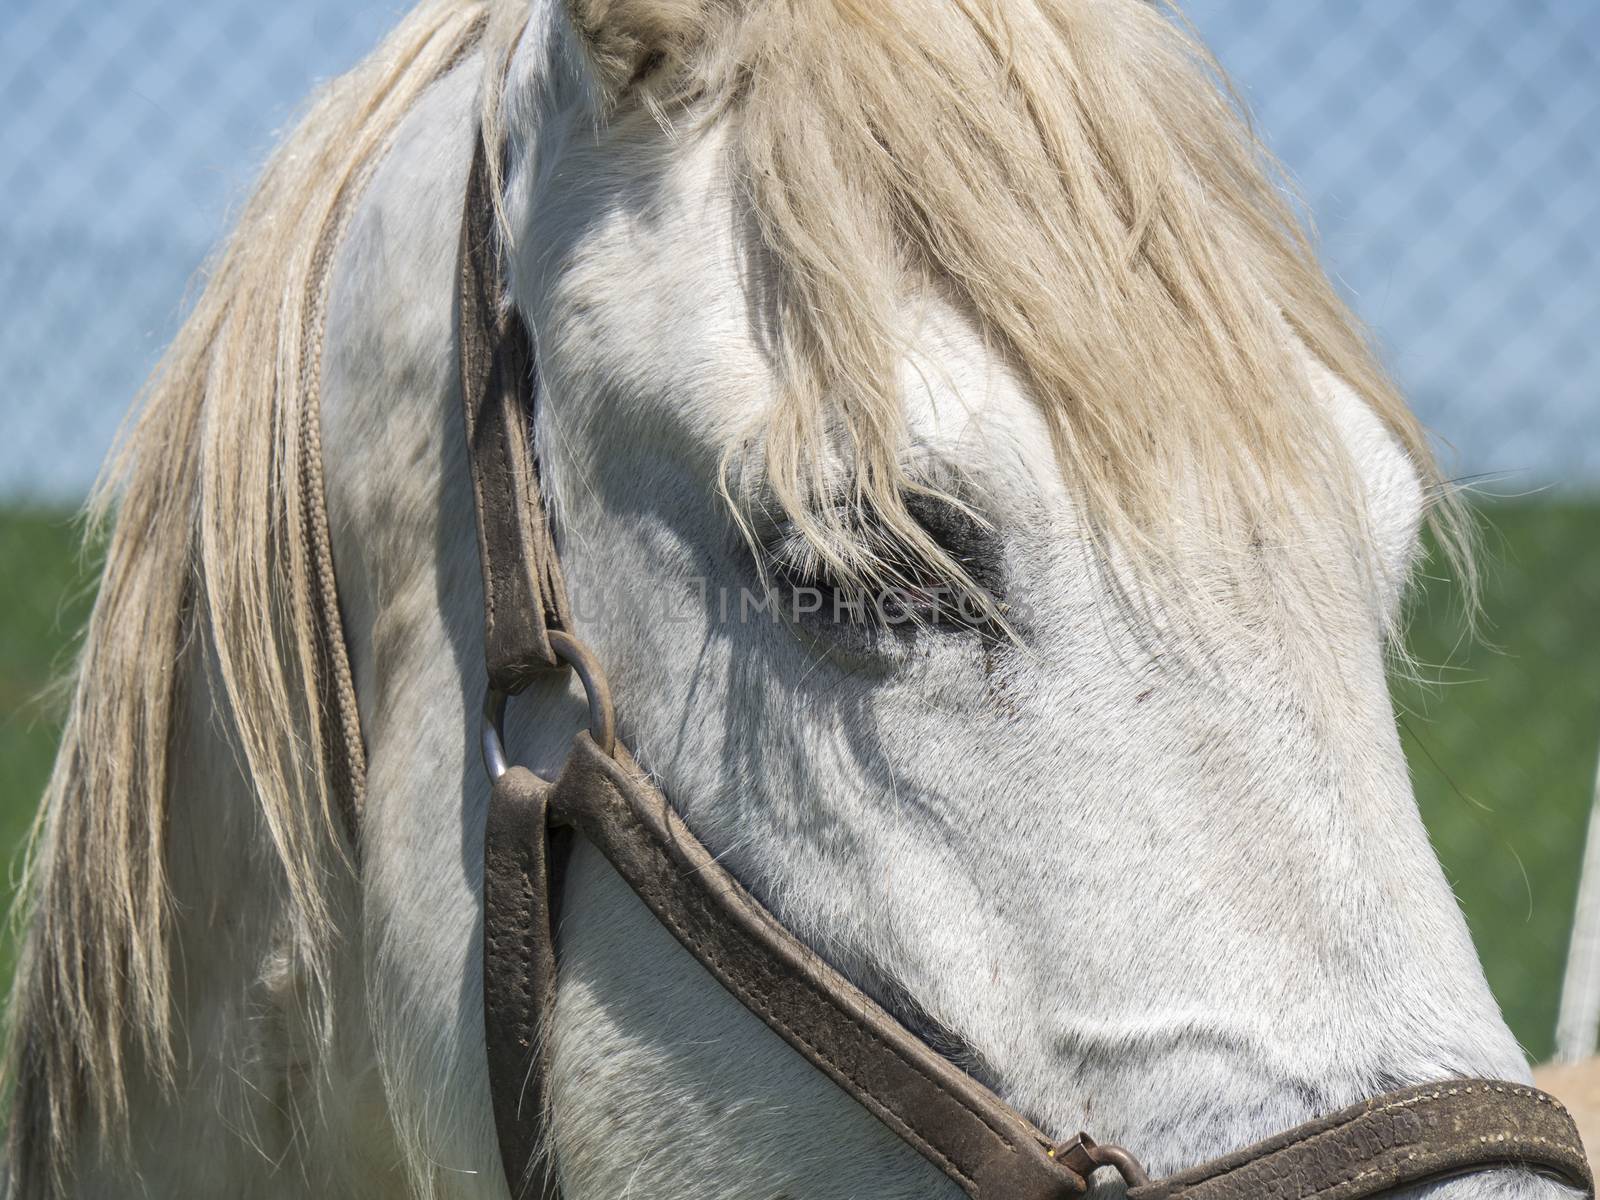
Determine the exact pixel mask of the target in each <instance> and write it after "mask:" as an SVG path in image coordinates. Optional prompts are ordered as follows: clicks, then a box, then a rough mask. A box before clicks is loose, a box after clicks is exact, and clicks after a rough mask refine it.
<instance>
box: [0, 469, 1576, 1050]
mask: <svg viewBox="0 0 1600 1200" xmlns="http://www.w3.org/2000/svg"><path fill="white" fill-rule="evenodd" d="M1485 515H1486V516H1487V518H1488V521H1489V524H1490V526H1491V533H1490V535H1489V538H1488V540H1487V545H1486V552H1485V556H1484V561H1485V565H1486V581H1485V588H1484V610H1485V613H1486V615H1487V618H1488V621H1487V625H1486V634H1487V640H1486V642H1480V643H1478V644H1474V645H1470V646H1467V645H1462V644H1461V643H1460V622H1459V619H1458V618H1457V616H1456V615H1455V614H1454V612H1453V611H1452V605H1451V603H1450V594H1449V589H1448V588H1447V587H1445V586H1443V585H1440V584H1438V583H1435V582H1431V581H1430V582H1429V583H1427V584H1425V585H1424V587H1423V588H1422V590H1421V592H1420V593H1419V596H1418V599H1417V604H1416V612H1415V616H1414V618H1413V622H1412V629H1411V644H1412V646H1413V648H1414V650H1415V653H1416V655H1417V657H1418V658H1419V660H1420V661H1422V662H1423V663H1424V664H1433V665H1435V666H1438V665H1440V664H1449V666H1448V668H1447V669H1444V670H1435V671H1433V672H1432V673H1433V674H1434V675H1435V676H1437V677H1438V678H1440V679H1442V680H1443V681H1444V682H1442V683H1441V684H1440V685H1438V686H1436V687H1433V688H1421V687H1418V686H1416V685H1414V684H1412V683H1409V682H1405V681H1399V682H1397V683H1396V685H1395V696H1396V700H1397V702H1398V704H1399V706H1400V709H1401V712H1402V720H1403V723H1404V735H1405V742H1406V750H1407V754H1408V755H1409V757H1410V760H1411V766H1412V775H1413V777H1414V779H1415V781H1416V788H1417V797H1418V801H1419V803H1420V804H1421V806H1422V813H1423V816H1424V818H1425V819H1426V820H1427V822H1428V827H1429V830H1430V831H1431V833H1432V835H1433V839H1434V843H1435V845H1436V846H1437V848H1438V851H1439V855H1440V858H1441V860H1442V861H1443V863H1444V866H1445V871H1446V873H1447V874H1448V875H1449V877H1450V879H1451V882H1452V883H1453V884H1454V886H1455V888H1456V891H1457V894H1458V895H1459V896H1460V897H1461V902H1462V905H1463V906H1464V908H1465V909H1466V913H1467V919H1468V921H1469V923H1470V924H1471V926H1472V932H1473V936H1474V937H1475V938H1476V939H1477V942H1478V947H1479V949H1480V951H1481V952H1482V954H1483V958H1484V962H1485V966H1486V968H1487V970H1488V973H1489V980H1490V983H1491V984H1492V985H1493V987H1494V989H1495V994H1496V995H1497V996H1498V997H1499V999H1500V1002H1501V1005H1502V1006H1503V1007H1504V1009H1505V1012H1506V1017H1507V1019H1508V1020H1509V1021H1510V1022H1511V1027H1512V1029H1513V1030H1515V1031H1516V1033H1517V1036H1518V1037H1519V1038H1521V1039H1522V1042H1523V1044H1524V1046H1526V1047H1527V1049H1528V1051H1529V1053H1530V1054H1531V1055H1533V1056H1534V1057H1536V1058H1542V1057H1545V1056H1547V1055H1548V1054H1549V1052H1550V1050H1551V1043H1552V1034H1553V1030H1554V1026H1555V1011H1556V1001H1557V997H1558V992H1559V986H1560V979H1561V970H1562V965H1563V963H1564V961H1565V955H1566V938H1567V930H1568V927H1569V924H1570V920H1571V911H1572V903H1573V896H1574V894H1575V891H1576V887H1577V872H1578V865H1579V861H1580V856H1581V853H1582V846H1583V838H1584V830H1585V825H1586V822H1587V818H1588V811H1589V801H1590V796H1591V793H1592V787H1593V783H1594V773H1595V759H1596V753H1597V751H1600V505H1589V504H1583V503H1576V502H1564V503H1561V502H1548V501H1546V502H1527V501H1523V502H1517V503H1506V502H1501V503H1497V504H1494V505H1492V506H1489V507H1488V508H1486V510H1485ZM1495 531H1497V532H1495ZM77 561H78V560H77V552H76V549H75V527H74V525H73V523H72V522H71V521H70V519H69V518H68V517H66V516H65V515H63V514H59V513H40V512H25V511H15V510H12V511H3V510H0V578H4V579H6V580H8V581H9V582H8V583H7V585H6V587H5V589H4V591H3V592H0V855H4V856H5V858H6V859H7V861H14V859H15V855H16V849H15V848H16V847H19V846H20V845H21V840H22V838H23V836H24V834H25V832H26V829H27V826H28V822H29V820H30V818H31V816H32V812H33V807H34V804H35V802H36V800H37V798H38V795H39V792H40V790H41V788H42V787H43V785H44V781H45V778H46V776H47V775H48V773H49V769H50V760H51V756H52V753H53V749H54V740H55V732H56V731H55V726H54V723H53V720H52V717H53V716H54V715H55V712H56V710H55V709H52V708H50V707H48V706H44V707H41V706H40V705H39V704H37V703H35V702H34V701H35V698H36V697H38V696H39V695H40V694H41V693H42V692H43V691H44V690H45V688H46V686H47V685H48V684H49V683H50V682H51V681H52V679H53V678H55V677H56V676H58V675H59V673H60V672H61V670H62V669H63V668H64V667H65V665H66V661H67V660H66V656H67V654H68V647H69V645H70V642H71V639H72V636H73V634H74V633H75V631H76V630H77V628H78V627H79V625H80V624H81V622H82V620H83V618H84V616H85V614H86V612H87V602H86V597H87V593H88V588H87V585H86V582H85V580H84V578H83V575H82V573H81V572H80V571H79V569H78V565H77ZM9 964H10V959H9V956H8V955H7V956H4V957H3V958H0V975H3V974H4V973H8V972H9Z"/></svg>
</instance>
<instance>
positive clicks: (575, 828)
mask: <svg viewBox="0 0 1600 1200" xmlns="http://www.w3.org/2000/svg"><path fill="white" fill-rule="evenodd" d="M489 178H490V176H489V171H488V168H487V155H486V151H485V147H484V145H483V142H482V138H481V137H479V138H478V144H477V146H476V149H475V154H474V159H473V165H472V170H471V177H470V180H469V183H468V187H467V195H466V207H465V213H464V216H463V220H462V230H461V251H460V285H461V292H460V298H459V311H458V324H457V332H458V340H459V352H460V380H461V390H462V398H463V402H464V407H465V416H466V431H467V444H468V450H469V458H470V463H471V473H472V490H473V496H474V500H475V503H476V508H477V518H478V545H479V551H480V554H481V558H482V568H483V589H484V609H485V611H484V642H485V651H486V656H487V666H488V686H489V689H490V690H489V697H488V700H487V703H486V705H485V723H484V730H483V745H484V761H485V764H486V767H487V769H488V771H489V774H490V776H491V778H492V780H493V787H492V792H491V797H490V801H489V815H488V824H487V830H486V833H485V843H484V918H483V985H484V1025H485V1041H486V1045H487V1053H488V1066H489V1079H490V1087H491V1091H492V1096H493V1102H494V1114H495V1123H496V1128H497V1131H498V1134H499V1142H500V1153H501V1157H502V1161H503V1164H504V1167H505V1173H506V1179H507V1181H508V1183H509V1185H510V1187H511V1192H512V1195H513V1196H515V1197H519V1198H520V1197H523V1196H527V1195H541V1196H543V1197H546V1198H547V1200H554V1198H556V1197H558V1196H559V1186H558V1184H557V1182H556V1178H557V1172H556V1170H555V1169H554V1164H552V1163H551V1162H549V1161H547V1160H546V1159H545V1158H543V1157H541V1150H542V1142H541V1138H542V1130H543V1125H544V1118H545V1115H546V1112H547V1105H548V1099H549V1096H548V1088H549V1082H550V1080H549V1071H548V1061H547V1055H546V1048H547V1045H548V1039H547V1038H546V1036H545V1034H546V1032H547V1031H548V1029H549V1017H550V1013H551V1010H552V1005H553V1002H554V999H555V979H556V958H555V935H554V929H553V926H552V913H553V905H554V904H555V902H556V900H557V897H558V892H559V881H558V875H559V868H560V862H561V858H562V855H563V853H564V847H565V845H566V844H568V843H569V842H570V839H571V838H573V837H582V838H585V839H587V840H588V841H589V842H591V843H592V844H593V845H594V846H595V847H596V848H597V849H598V850H599V851H600V852H601V854H603V855H604V856H605V858H606V859H607V860H608V861H609V862H610V863H611V865H612V866H613V867H614V868H615V869H616V871H617V873H618V874H619V875H620V876H621V877H622V879H623V880H624V881H625V882H626V883H627V884H628V886H629V887H630V888H632V889H633V891H634V892H635V893H636V894H637V895H638V896H639V898H640V899H641V900H642V901H643V902H644V903H645V905H646V906H647V907H648V908H649V909H650V911H651V912H652V913H654V914H655V916H656V917H657V918H658V919H659V920H660V921H661V923H662V924H663V925H664V926H665V927H666V928H667V929H668V930H670V931H671V933H672V934H673V936H674V937H675V938H676V939H677V940H678V941H679V942H680V943H681V944H682V945H683V946H684V948H685V949H687V950H688V951H689V953H690V954H692V955H693V956H694V957H695V958H696V959H697V960H698V961H699V962H700V963H701V965H702V966H704V967H705V969H706V970H707V971H709V972H710V973H711V975H712V976H713V977H714V978H715V979H716V980H717V981H718V982H719V983H720V984H721V985H722V986H723V987H725V988H726V989H727V990H728V991H729V992H730V993H732V994H733V995H734V996H735V997H736V998H737V999H738V1000H739V1001H740V1002H741V1003H742V1004H744V1006H745V1007H746V1008H748V1009H749V1010H750V1011H751V1012H753V1013H754V1014H755V1015H756V1016H758V1017H760V1018H761V1020H762V1021H764V1022H765V1023H766V1024H767V1025H768V1026H769V1027H770V1028H771V1029H772V1030H773V1031H774V1032H776V1033H777V1034H778V1035H779V1036H780V1037H782V1038H783V1039H784V1040H785V1041H786V1042H788V1043H789V1045H790V1046H792V1047H793V1048H794V1049H795V1050H796V1051H797V1052H798V1053H800V1054H801V1055H803V1056H804V1057H805V1058H806V1059H807V1060H808V1061H809V1062H810V1063H811V1064H812V1065H813V1066H815V1067H816V1068H817V1069H818V1070H820V1071H822V1072H823V1073H824V1074H826V1075H827V1076H828V1077H829V1078H830V1079H832V1080H833V1081H834V1083H836V1084H837V1085H838V1086H839V1087H840V1088H842V1089H843V1090H844V1091H845V1092H847V1093H848V1094H849V1095H851V1096H852V1097H854V1098H855V1099H856V1100H857V1101H858V1102H859V1103H860V1104H861V1105H862V1107H863V1108H865V1109H866V1110H867V1111H868V1112H870V1113H871V1114H872V1115H873V1116H875V1117H877V1118H878V1119H879V1120H880V1121H882V1122H883V1123H884V1124H885V1125H886V1126H888V1127H889V1128H890V1129H892V1130H893V1131H894V1132H895V1133H896V1134H898V1135H899V1136H900V1137H901V1138H902V1139H904V1140H905V1141H906V1142H907V1143H909V1144H910V1145H911V1146H913V1147H914V1148H915V1149H916V1150H918V1151H919V1152H920V1153H921V1154H922V1155H923V1156H924V1157H925V1158H926V1159H927V1160H928V1161H929V1162H931V1163H933V1164H934V1165H935V1166H937V1167H938V1168H939V1169H940V1170H942V1171H943V1172H944V1173H945V1174H946V1175H947V1176H948V1177H949V1178H950V1179H951V1180H953V1181H954V1182H955V1183H956V1184H957V1185H959V1186H960V1188H961V1189H962V1190H963V1191H964V1192H965V1193H966V1194H967V1195H968V1196H971V1197H973V1198H974V1200H1064V1198H1067V1197H1073V1196H1078V1195H1081V1194H1083V1193H1084V1192H1085V1191H1086V1190H1087V1187H1088V1177H1089V1176H1090V1175H1091V1174H1092V1173H1093V1172H1094V1171H1095V1170H1096V1169H1098V1168H1101V1167H1108V1168H1111V1169H1114V1170H1115V1171H1117V1172H1118V1173H1119V1174H1120V1175H1121V1176H1122V1178H1123V1179H1124V1180H1125V1181H1126V1183H1127V1184H1128V1187H1129V1191H1128V1195H1129V1196H1130V1197H1132V1198H1133V1200H1158V1198H1162V1197H1179V1196H1182V1197H1185V1198H1186V1200H1234V1198H1242V1197H1252V1196H1270V1197H1300V1198H1304V1200H1309V1198H1311V1197H1316V1198H1317V1200H1353V1198H1355V1197H1365V1196H1376V1195H1380V1194H1383V1193H1386V1192H1389V1191H1392V1190H1394V1189H1396V1188H1400V1187H1404V1186H1409V1185H1413V1184H1417V1183H1422V1182H1427V1181H1431V1180H1436V1179H1441V1178H1445V1177H1448V1176H1453V1175H1457V1174H1462V1173H1467V1172H1475V1171H1486V1170H1492V1169H1497V1168H1507V1167H1525V1168H1529V1169H1532V1170H1535V1171H1539V1172H1542V1173H1545V1174H1548V1175H1551V1176H1553V1177H1555V1178H1557V1179H1559V1180H1561V1181H1563V1182H1565V1183H1567V1184H1569V1185H1571V1186H1573V1187H1575V1188H1578V1189H1580V1190H1582V1191H1584V1192H1585V1193H1586V1194H1589V1195H1592V1194H1593V1185H1592V1180H1591V1177H1590V1173H1589V1167H1588V1164H1587V1162H1586V1160H1585V1157H1584V1153H1583V1148H1582V1146H1581V1144H1580V1142H1579V1139H1578V1134H1577V1130H1576V1129H1575V1127H1574V1125H1573V1123H1572V1120H1571V1118H1570V1117H1569V1116H1568V1115H1567V1112H1566V1110H1565V1109H1564V1108H1563V1107H1562V1106H1561V1105H1560V1103H1559V1102H1557V1101H1556V1100H1554V1099H1552V1098H1551V1097H1549V1096H1547V1095H1545V1094H1544V1093H1542V1092H1539V1091H1537V1090H1536V1089H1534V1088H1531V1087H1527V1086H1524V1085H1521V1084H1515V1083H1504V1082H1496V1081H1489V1080H1471V1079H1462V1080H1450V1081H1446V1082H1442V1083H1434V1084H1425V1085H1422V1086H1418V1087H1412V1088H1408V1089H1405V1090H1403V1091H1399V1092H1394V1093H1391V1094H1389V1095H1385V1096H1380V1097H1377V1098H1375V1099H1372V1100H1367V1101H1365V1102H1363V1103H1361V1104H1357V1105H1354V1106H1353V1107H1350V1108H1347V1109H1344V1110H1343V1111H1341V1112H1336V1113H1333V1114H1332V1115H1329V1116H1326V1117H1322V1118H1320V1119H1318V1120H1315V1121H1311V1122H1308V1123H1306V1124H1304V1125H1300V1126H1297V1127H1295V1128H1294V1129H1291V1130H1289V1131H1287V1132H1285V1133H1282V1134H1279V1135H1278V1136H1277V1137H1274V1138H1269V1139H1267V1140H1266V1141H1263V1142H1260V1143H1258V1144H1256V1145H1254V1146H1251V1147H1249V1148H1247V1149H1244V1150H1240V1151H1238V1152H1236V1153H1234V1154H1230V1155H1227V1156H1225V1157H1223V1158H1219V1159H1217V1160H1215V1161H1213V1162H1210V1163H1206V1164H1204V1165H1202V1166H1198V1167H1195V1168H1193V1169H1192V1170H1188V1171H1184V1172H1182V1173H1180V1174H1178V1175H1175V1176H1172V1177H1171V1178H1168V1179H1163V1180H1159V1181H1155V1182H1151V1181H1150V1180H1149V1179H1147V1178H1146V1176H1145V1173H1144V1170H1143V1168H1142V1167H1140V1165H1139V1163H1138V1161H1137V1160H1136V1159H1135V1158H1134V1157H1133V1155H1132V1154H1130V1153H1129V1152H1128V1151H1126V1150H1123V1149H1121V1148H1119V1147H1114V1146H1100V1145H1097V1144H1096V1143H1095V1142H1094V1141H1092V1140H1091V1139H1090V1138H1089V1137H1088V1136H1087V1135H1083V1134H1080V1135H1078V1137H1076V1138H1074V1139H1072V1140H1070V1141H1068V1142H1064V1143H1062V1142H1057V1141H1056V1140H1055V1139H1053V1138H1052V1137H1050V1136H1049V1135H1048V1134H1046V1133H1044V1132H1042V1131H1041V1130H1039V1129H1038V1128H1036V1127H1035V1126H1034V1125H1033V1124H1032V1123H1030V1122H1029V1121H1028V1120H1027V1119H1026V1118H1024V1117H1023V1116H1022V1115H1021V1114H1019V1113H1018V1112H1016V1111H1015V1110H1014V1109H1012V1108H1011V1107H1010V1106H1009V1105H1007V1104H1006V1103H1005V1102H1004V1101H1003V1100H1002V1099H1000V1097H998V1096H997V1095H995V1094H994V1093H993V1092H992V1091H990V1090H989V1089H988V1088H987V1087H985V1086H984V1085H983V1084H982V1083H980V1082H978V1081H977V1080H976V1079H974V1078H973V1077H971V1076H970V1075H968V1074H966V1073H965V1072H963V1071H961V1070H960V1069H958V1068H957V1067H956V1066H954V1065H953V1064H952V1063H951V1062H950V1061H949V1060H947V1059H946V1058H944V1057H942V1056H941V1055H939V1054H937V1053H935V1052H934V1051H933V1050H932V1049H930V1048H929V1047H928V1046H927V1045H926V1044H924V1043H923V1042H922V1041H921V1040H920V1039H919V1038H917V1037H916V1036H914V1035H913V1034H912V1033H910V1032H909V1031H908V1030H907V1029H906V1028H905V1027H904V1026H903V1025H901V1023H900V1022H899V1021H897V1020H896V1019H895V1018H894V1017H893V1016H891V1015H890V1014H889V1013H888V1012H886V1011H885V1010H884V1008H883V1007H881V1006H880V1005H879V1004H878V1003H877V1002H876V1001H874V1000H873V999H872V998H871V997H870V996H868V995H866V994H865V993H864V992H862V991H861V990H860V989H859V988H857V987H856V986H855V985H854V984H852V983H851V982H850V981H849V980H848V979H846V978H845V977H844V976H843V975H842V974H840V973H839V972H838V971H836V970H835V969H833V968H832V967H831V966H829V964H828V963H827V962H825V961H824V960H823V959H822V958H821V957H819V956H818V955H817V954H816V953H815V952H814V951H813V950H811V949H810V948H809V947H808V946H806V945H805V944H804V943H802V942H801V941H799V940H798V939H797V938H796V937H795V936H794V935H793V934H791V933H790V932H789V931H788V930H787V929H786V928H784V926H783V924H782V923H781V922H780V921H779V920H778V919H777V918H776V917H774V916H773V915H772V914H771V913H770V912H768V911H767V910H766V909H765V908H764V907H762V905H761V904H760V903H759V902H758V901H756V900H755V899H754V898H753V897H752V896H751V895H750V894H749V893H748V892H747V891H746V890H745V889H744V888H743V887H742V886H741V885H740V884H739V882H738V880H736V879H735V878H734V877H733V876H732V875H731V874H729V873H728V871H727V870H726V869H724V868H723V867H722V865H721V864H720V863H719V862H718V861H717V859H716V858H715V857H714V856H713V855H712V854H711V853H710V852H708V851H707V850H706V848H705V847H704V846H702V845H701V844H700V842H699V841H698V840H696V838H695V837H694V835H693V833H692V832H691V831H690V830H689V829H688V827H687V826H686V825H685V824H684V822H683V821H682V819H681V818H680V817H679V816H678V813H677V811H676V810H675V809H674V808H673V806H672V805H671V803H670V802H669V801H668V800H667V798H666V797H665V796H663V795H662V793H661V792H660V791H658V790H657V789H656V788H654V787H653V786H652V785H651V784H650V783H649V782H648V781H647V779H646V778H645V776H644V774H643V773H642V772H641V771H640V770H639V769H638V767H637V765H636V764H635V763H634V760H633V759H632V757H631V756H630V755H629V753H628V750H627V748H626V747H625V746H624V745H623V744H622V742H621V741H619V740H618V738H617V736H616V721H615V717H614V714H613V709H612V702H611V696H610V692H609V689H608V687H607V685H606V681H605V675H604V672H603V671H602V670H601V668H600V665H599V663H598V662H597V661H596V660H595V658H594V656H593V654H592V653H591V652H590V651H589V650H588V649H587V648H586V647H584V645H583V644H582V643H581V642H579V641H578V640H577V638H576V637H575V636H574V635H573V632H572V625H571V620H570V617H569V614H568V607H567V598H566V593H565V589H564V587H563V584H562V577H561V567H560V563H559V561H558V559H557V555H556V548H555V543H554V541H553V539H552V536H551V531H550V527H549V524H548V522H547V520H546V515H545V511H544V505H543V502H542V499H541V496H540V489H539V478H538V464H537V461H536V459H535V457H534V454H533V443H532V440H531V437H530V431H529V421H530V419H531V416H532V413H533V404H534V400H535V397H534V395H533V379H534V370H533V361H532V349H531V341H530V338H529V336H528V332H527V329H526V328H525V326H524V325H523V323H522V321H521V319H520V317H519V316H518V314H517V312H516V309H515V306H514V305H513V304H512V303H511V302H510V300H509V297H508V295H507V292H506V287H505V283H504V267H503V262H502V256H501V252H500V248H499V245H498V238H497V234H496V226H495V220H494V215H493V205H492V203H491V195H490V182H489ZM569 670H570V671H575V672H576V674H577V675H578V677H579V678H580V679H581V681H582V683H583V686H584V689H585V691H586V693H587V695H588V700H589V708H590V728H589V729H588V730H587V731H585V732H583V733H580V734H579V735H578V736H577V738H576V739H575V740H574V742H573V744H572V749H571V752H570V754H569V756H568V758H567V762H566V765H565V766H564V767H563V768H562V770H561V772H560V774H559V775H558V777H557V778H556V779H555V780H554V781H553V782H546V781H545V780H543V779H540V778H539V777H537V776H536V775H534V774H533V773H532V772H530V771H528V770H527V769H525V768H523V767H520V766H514V765H510V764H509V763H508V761H507V756H506V752H505V749H504V744H503V737H502V729H501V721H502V716H503V713H504V707H505V703H506V698H507V697H508V696H510V695H512V694H515V693H516V692H518V691H521V690H522V689H523V688H525V687H527V686H528V685H529V684H530V683H531V682H532V681H533V680H534V679H535V678H538V677H540V676H544V675H548V673H550V672H566V671H569Z"/></svg>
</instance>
